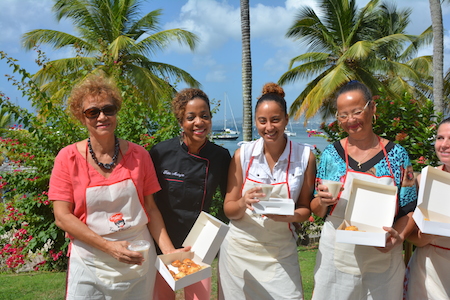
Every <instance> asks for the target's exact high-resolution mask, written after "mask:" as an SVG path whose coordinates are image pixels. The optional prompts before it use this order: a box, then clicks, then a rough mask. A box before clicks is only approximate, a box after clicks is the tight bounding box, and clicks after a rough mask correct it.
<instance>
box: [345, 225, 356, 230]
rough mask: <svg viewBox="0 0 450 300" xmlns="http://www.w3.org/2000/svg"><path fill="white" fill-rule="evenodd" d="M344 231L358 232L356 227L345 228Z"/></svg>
mask: <svg viewBox="0 0 450 300" xmlns="http://www.w3.org/2000/svg"><path fill="white" fill-rule="evenodd" d="M345 230H349V231H359V230H358V227H356V226H347V227H345Z"/></svg>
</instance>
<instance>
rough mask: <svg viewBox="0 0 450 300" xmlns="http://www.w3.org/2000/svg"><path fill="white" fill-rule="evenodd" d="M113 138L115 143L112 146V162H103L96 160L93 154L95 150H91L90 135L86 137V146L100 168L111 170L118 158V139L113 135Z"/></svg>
mask: <svg viewBox="0 0 450 300" xmlns="http://www.w3.org/2000/svg"><path fill="white" fill-rule="evenodd" d="M114 140H115V141H116V144H115V147H114V156H113V158H112V162H110V163H109V164H104V163H101V162H99V161H98V160H97V157H96V156H95V152H94V150H92V145H91V138H90V137H89V138H88V140H87V144H88V148H89V153H91V157H92V159H93V160H94V162H95V163H96V164H97V165H98V166H99V167H100V168H104V169H106V170H111V169H112V168H113V167H114V165H115V164H116V162H117V158H119V139H118V138H117V137H116V136H114Z"/></svg>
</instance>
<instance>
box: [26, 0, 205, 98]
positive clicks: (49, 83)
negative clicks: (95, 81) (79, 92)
mask: <svg viewBox="0 0 450 300" xmlns="http://www.w3.org/2000/svg"><path fill="white" fill-rule="evenodd" d="M141 4H142V1H141V0H55V4H54V6H53V11H54V12H55V15H56V18H57V19H58V21H60V20H61V19H63V18H67V19H69V20H71V21H72V22H73V24H74V27H75V29H76V32H77V33H78V35H72V34H69V33H65V32H61V31H57V30H49V29H36V30H32V31H30V32H27V33H25V34H24V35H23V37H22V42H23V46H24V47H25V48H26V49H28V50H29V49H32V48H33V47H35V46H36V45H40V44H48V45H51V46H52V47H53V48H54V49H61V48H65V47H68V48H72V49H73V51H75V52H76V55H75V57H70V58H64V59H58V60H53V61H50V62H47V63H45V64H44V65H43V67H42V69H40V70H39V71H38V72H37V73H36V74H35V75H34V80H35V81H36V82H37V83H38V84H39V85H40V86H41V89H42V90H43V91H45V92H48V93H49V94H50V95H52V97H53V98H54V99H64V97H65V96H66V95H67V91H68V90H69V89H70V88H71V87H72V86H73V83H76V82H78V81H79V80H83V78H85V77H86V76H88V75H89V74H91V73H95V72H99V71H102V72H105V73H106V74H108V75H109V76H114V77H115V78H116V79H119V80H121V81H122V83H123V86H125V87H128V88H129V89H132V90H133V91H134V92H135V93H137V95H138V96H140V98H141V99H145V101H147V102H148V103H156V101H157V100H158V99H159V98H160V97H161V95H162V94H164V91H165V90H167V89H168V88H169V89H173V87H172V86H171V83H172V82H173V81H175V80H179V81H183V82H185V83H187V84H188V85H189V86H192V87H198V86H199V85H200V84H199V83H198V82H197V81H196V80H195V79H194V78H193V77H192V76H191V75H190V74H188V73H187V72H185V71H184V70H182V69H180V68H177V67H175V66H173V65H170V64H166V63H161V62H155V61H153V60H151V58H152V57H153V56H154V55H155V54H156V53H157V52H158V51H163V50H164V49H166V48H167V46H168V45H169V44H170V43H171V42H172V41H177V42H178V43H180V44H183V45H188V46H189V47H190V49H191V50H193V49H194V48H195V44H196V41H197V37H196V36H195V35H194V34H193V33H191V32H189V31H186V30H183V29H179V28H177V29H168V30H162V31H159V26H158V23H159V16H160V15H161V10H154V11H151V12H149V13H147V14H145V15H144V16H143V17H141V16H140V6H141ZM67 82H69V83H70V84H67Z"/></svg>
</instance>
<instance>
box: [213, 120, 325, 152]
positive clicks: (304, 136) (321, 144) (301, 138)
mask: <svg viewBox="0 0 450 300" xmlns="http://www.w3.org/2000/svg"><path fill="white" fill-rule="evenodd" d="M288 129H289V131H293V132H295V133H297V135H296V136H290V137H289V138H290V139H291V140H292V141H295V142H298V143H302V144H309V145H312V146H314V145H315V146H316V147H317V148H318V149H319V150H321V151H322V150H323V149H325V147H326V146H328V144H329V143H328V142H327V140H326V138H324V137H320V136H311V137H309V136H308V133H307V132H306V130H307V129H306V128H304V127H301V128H295V127H293V130H291V129H290V128H288ZM259 137H260V136H259V135H258V133H257V132H255V131H253V139H257V138H259ZM241 141H242V132H241V135H240V137H239V138H238V139H237V140H234V141H232V140H214V142H215V143H216V144H218V145H221V146H222V147H224V148H226V149H228V151H230V154H231V155H232V156H233V154H234V151H236V149H238V148H239V145H238V143H239V142H241Z"/></svg>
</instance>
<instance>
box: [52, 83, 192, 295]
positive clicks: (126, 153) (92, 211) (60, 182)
mask: <svg viewBox="0 0 450 300" xmlns="http://www.w3.org/2000/svg"><path fill="white" fill-rule="evenodd" d="M121 103H122V99H121V96H120V92H119V91H118V90H117V88H116V87H115V85H114V84H113V83H112V81H110V80H108V79H107V78H105V77H104V76H102V75H94V76H92V77H89V78H88V79H86V80H85V81H83V82H82V83H81V84H80V85H78V86H76V87H75V88H74V89H73V91H72V94H71V97H70V104H69V105H70V110H71V112H72V113H73V114H74V116H75V117H76V118H77V119H78V120H79V121H80V122H81V123H82V124H83V125H84V126H86V128H87V130H88V132H89V137H88V138H87V139H86V140H83V141H80V142H77V143H75V144H72V145H69V146H67V147H65V148H63V149H62V150H61V151H60V152H59V154H58V156H57V157H56V159H55V164H54V168H53V172H52V176H51V179H50V190H49V198H50V199H51V200H52V201H53V206H54V215H55V222H56V225H57V226H58V227H59V228H61V229H62V230H64V231H65V232H67V234H68V235H69V237H70V238H71V243H70V260H69V269H68V272H67V288H66V299H112V298H114V299H127V300H128V299H148V298H149V295H152V293H153V286H154V281H155V276H156V269H155V267H154V262H155V259H156V252H155V246H154V244H153V239H154V240H155V241H156V242H157V243H158V245H159V246H160V248H161V249H162V251H163V253H170V252H174V251H176V250H175V249H174V247H173V245H172V242H171V241H170V239H169V237H168V235H167V232H166V229H165V226H164V222H163V220H162V218H161V214H160V212H159V210H158V208H157V206H156V205H155V202H154V200H153V194H154V193H156V192H157V191H159V190H160V186H159V184H158V179H157V177H156V174H155V171H154V168H153V163H152V160H151V158H150V156H149V154H148V152H147V151H146V150H145V149H144V148H142V147H140V146H138V145H136V144H133V143H131V142H128V141H125V140H122V139H119V138H117V137H116V135H115V133H114V132H115V129H116V126H117V116H116V115H117V112H118V111H119V110H120V107H121ZM136 240H146V241H148V242H149V243H150V249H149V255H148V259H146V260H144V258H143V255H142V254H141V253H139V252H136V251H130V250H128V249H127V247H128V245H129V243H130V242H132V241H136ZM184 250H188V249H184ZM178 251H182V250H178Z"/></svg>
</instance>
